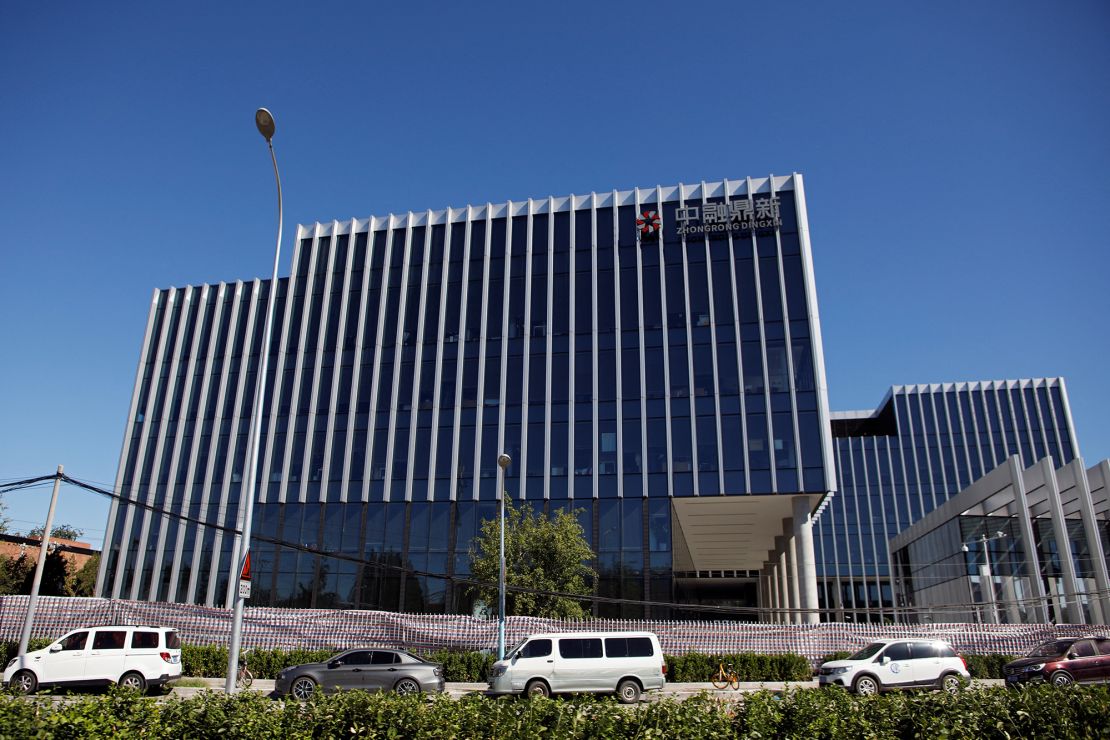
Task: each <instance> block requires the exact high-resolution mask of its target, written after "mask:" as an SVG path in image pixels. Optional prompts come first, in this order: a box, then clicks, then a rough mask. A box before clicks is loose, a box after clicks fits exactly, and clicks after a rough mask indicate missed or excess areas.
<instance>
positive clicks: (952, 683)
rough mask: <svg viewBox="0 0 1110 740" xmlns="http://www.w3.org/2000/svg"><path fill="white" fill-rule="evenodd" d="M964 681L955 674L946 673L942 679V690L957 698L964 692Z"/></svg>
mask: <svg viewBox="0 0 1110 740" xmlns="http://www.w3.org/2000/svg"><path fill="white" fill-rule="evenodd" d="M963 688H964V680H963V679H962V678H960V676H959V675H958V674H955V673H945V674H944V675H943V676H941V677H940V689H941V691H945V692H947V693H949V694H952V695H953V696H955V695H956V694H958V693H960V692H961V691H963Z"/></svg>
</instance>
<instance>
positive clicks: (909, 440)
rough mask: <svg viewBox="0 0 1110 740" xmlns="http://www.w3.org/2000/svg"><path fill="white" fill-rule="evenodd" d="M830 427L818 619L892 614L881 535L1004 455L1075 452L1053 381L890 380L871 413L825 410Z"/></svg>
mask: <svg viewBox="0 0 1110 740" xmlns="http://www.w3.org/2000/svg"><path fill="white" fill-rule="evenodd" d="M832 431H833V437H834V442H835V446H836V470H837V478H838V481H839V486H838V491H837V494H836V495H835V496H834V497H833V498H832V499H830V500H829V502H828V503H827V504H826V506H825V508H824V510H823V511H822V512H821V514H820V516H819V517H818V519H817V522H816V524H815V526H814V545H815V550H816V555H817V562H818V566H817V569H818V572H817V577H818V581H819V593H820V596H819V598H820V601H821V605H822V608H823V609H824V610H825V614H824V615H823V618H825V619H836V620H842V619H844V618H845V617H848V618H850V619H854V620H856V621H859V620H867V619H872V620H882V619H884V618H892V617H893V613H894V607H895V606H896V604H895V593H896V588H895V585H896V584H894V583H892V579H891V562H892V561H891V557H890V552H889V549H888V542H889V541H890V539H891V538H892V537H894V536H895V535H896V534H898V533H899V532H901V531H902V530H903V529H905V528H906V527H908V526H909V525H910V524H912V523H914V522H916V521H918V520H920V519H921V518H922V517H923V516H925V515H926V514H928V513H929V512H931V511H932V510H933V509H935V508H936V507H937V506H939V505H941V504H943V503H944V502H945V501H947V500H948V499H949V498H951V497H952V496H954V495H956V494H957V493H959V492H960V491H961V490H963V489H965V488H967V487H968V486H969V485H970V484H971V483H972V482H974V481H976V480H978V479H979V478H981V477H982V476H983V475H985V474H986V473H988V472H990V471H991V470H993V469H994V468H995V467H996V466H998V465H1000V464H1002V463H1003V462H1004V461H1005V460H1006V459H1007V458H1008V457H1010V456H1011V455H1018V456H1019V457H1020V461H1021V466H1022V467H1023V468H1024V467H1029V466H1031V465H1033V463H1035V462H1037V461H1039V460H1042V459H1044V458H1045V457H1051V458H1052V460H1053V463H1054V466H1056V467H1060V466H1062V465H1064V464H1066V463H1069V462H1071V461H1072V460H1074V459H1075V458H1076V456H1077V455H1078V445H1077V443H1076V438H1075V430H1074V427H1073V425H1072V421H1071V413H1070V410H1069V407H1068V399H1067V391H1066V388H1065V386H1064V381H1063V379H1062V378H1048V379H1043V378H1042V379H1025V380H1009V381H989V382H973V383H946V384H942V385H914V386H894V387H892V388H891V389H890V390H889V391H888V392H887V395H886V397H885V398H884V400H883V402H882V404H880V406H879V408H878V409H877V410H876V411H874V412H847V413H835V414H833V420H832ZM1013 541H1014V540H1013V539H1011V540H1010V543H1009V544H1006V543H1003V545H996V546H995V547H1001V546H1008V547H1012V543H1013ZM992 554H994V555H995V557H999V558H1003V557H1005V556H1003V555H1002V554H1001V553H992ZM951 555H952V556H953V557H958V558H959V559H961V560H962V559H963V558H964V554H963V553H962V552H960V553H957V552H955V551H953V552H952V553H951Z"/></svg>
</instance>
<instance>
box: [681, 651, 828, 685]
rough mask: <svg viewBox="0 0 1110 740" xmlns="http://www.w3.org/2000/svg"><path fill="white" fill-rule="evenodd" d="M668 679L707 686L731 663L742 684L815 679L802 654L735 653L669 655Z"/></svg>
mask: <svg viewBox="0 0 1110 740" xmlns="http://www.w3.org/2000/svg"><path fill="white" fill-rule="evenodd" d="M666 661H667V680H668V681H674V682H677V683H705V682H707V681H709V679H710V677H711V676H712V675H713V674H714V673H716V672H717V670H718V668H719V667H720V664H721V663H726V664H727V663H731V664H732V668H733V670H735V671H736V673H737V675H738V676H740V680H741V681H808V680H809V679H811V678H812V677H813V669H811V668H810V667H809V661H808V660H806V659H805V658H803V657H802V656H801V655H793V654H790V653H787V654H783V655H760V654H757V653H736V654H730V655H705V654H704V653H686V654H685V655H668V656H666Z"/></svg>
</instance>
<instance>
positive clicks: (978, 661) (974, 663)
mask: <svg viewBox="0 0 1110 740" xmlns="http://www.w3.org/2000/svg"><path fill="white" fill-rule="evenodd" d="M963 658H964V662H965V663H967V672H968V673H970V674H971V677H972V678H1003V677H1004V674H1003V673H1002V668H1003V666H1005V665H1006V664H1007V663H1009V662H1010V661H1011V660H1016V659H1017V656H1015V655H1000V654H998V653H992V654H991V655H965V656H963Z"/></svg>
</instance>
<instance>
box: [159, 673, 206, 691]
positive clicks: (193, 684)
mask: <svg viewBox="0 0 1110 740" xmlns="http://www.w3.org/2000/svg"><path fill="white" fill-rule="evenodd" d="M166 686H169V687H170V688H171V689H176V688H183V689H206V688H208V682H207V681H205V680H204V679H203V678H192V677H190V676H185V677H182V678H178V679H174V680H173V681H170V682H169V683H167V684H166Z"/></svg>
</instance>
